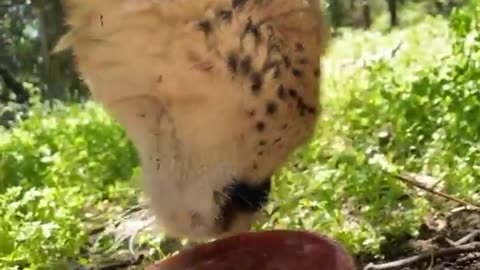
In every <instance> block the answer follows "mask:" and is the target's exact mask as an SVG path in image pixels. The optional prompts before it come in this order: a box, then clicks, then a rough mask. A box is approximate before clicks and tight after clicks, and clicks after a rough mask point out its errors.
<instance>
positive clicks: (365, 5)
mask: <svg viewBox="0 0 480 270" xmlns="http://www.w3.org/2000/svg"><path fill="white" fill-rule="evenodd" d="M362 14H363V23H364V27H365V29H369V28H370V26H372V13H371V9H370V3H369V2H368V0H362Z"/></svg>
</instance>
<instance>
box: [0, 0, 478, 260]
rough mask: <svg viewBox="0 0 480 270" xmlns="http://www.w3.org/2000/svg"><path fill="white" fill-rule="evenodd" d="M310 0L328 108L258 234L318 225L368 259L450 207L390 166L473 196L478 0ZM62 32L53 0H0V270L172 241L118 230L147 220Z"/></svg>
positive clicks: (280, 179)
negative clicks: (319, 21) (322, 23)
mask: <svg viewBox="0 0 480 270" xmlns="http://www.w3.org/2000/svg"><path fill="white" fill-rule="evenodd" d="M323 4H324V6H325V8H326V10H327V12H328V15H329V18H330V20H331V23H332V27H333V29H332V31H333V32H334V41H333V43H332V46H331V48H330V50H329V52H328V55H327V56H326V58H325V59H323V61H322V62H323V66H324V69H325V71H324V72H323V74H324V76H323V78H324V80H323V81H322V88H323V89H324V93H323V99H322V103H323V105H324V107H325V113H324V115H323V116H322V119H321V121H320V122H319V126H318V129H317V134H316V136H315V138H314V139H313V140H312V142H311V143H310V144H308V145H306V146H305V147H303V148H302V149H300V150H299V151H298V152H297V153H296V154H295V156H294V157H293V158H292V160H291V162H290V163H289V164H288V165H287V166H285V168H283V169H282V170H281V171H280V172H279V173H278V174H277V175H276V177H275V183H274V192H273V194H272V202H271V204H269V205H268V206H267V209H266V212H267V214H268V217H269V219H268V220H267V221H265V222H264V223H262V224H258V225H257V229H271V228H290V229H299V228H301V229H308V230H315V231H318V232H322V233H325V234H328V235H330V236H331V237H334V238H336V239H338V240H339V241H341V242H342V243H343V244H344V245H345V246H346V247H347V248H348V249H349V250H350V251H352V252H353V253H354V254H355V255H356V256H357V257H358V258H359V259H360V260H362V259H364V258H381V257H382V256H383V255H384V254H385V248H386V247H392V246H395V247H398V246H397V245H396V244H395V243H397V242H398V241H400V240H399V239H409V238H412V237H417V236H418V235H419V232H420V231H421V229H422V228H423V227H425V224H427V223H428V221H429V220H431V219H432V218H433V217H436V216H438V215H441V214H442V213H443V211H444V210H445V209H450V208H451V207H453V206H454V205H452V204H451V203H448V202H447V201H445V200H442V199H441V198H437V197H432V196H427V195H425V194H424V193H422V192H420V191H418V190H415V189H411V188H409V187H408V186H406V185H405V184H404V183H402V182H400V181H398V180H397V179H396V178H395V177H394V176H392V175H391V173H398V172H409V173H410V175H414V176H415V177H416V178H415V179H418V180H419V181H423V184H425V185H428V186H430V187H432V188H435V189H436V190H439V191H443V192H448V193H450V194H452V195H454V196H457V197H459V198H462V199H464V200H469V201H479V200H480V185H479V180H478V177H479V176H480V163H479V159H478V158H479V157H480V145H479V143H478V142H479V141H480V138H479V137H480V121H479V120H478V116H479V115H480V102H479V101H480V93H479V89H480V87H479V86H480V85H479V79H480V43H479V32H478V27H479V24H478V19H477V17H478V15H479V14H480V5H479V4H478V3H477V1H476V0H471V1H466V0H465V1H461V0H328V1H324V2H323ZM64 32H65V26H64V24H63V12H62V9H61V5H60V3H59V0H34V1H31V0H0V268H1V269H64V268H66V269H72V267H74V266H75V267H80V266H85V265H97V266H98V265H103V266H109V265H112V264H113V265H115V264H118V265H119V267H120V266H121V265H122V264H126V265H128V264H135V263H136V262H137V261H136V260H137V259H138V256H137V255H139V254H141V255H142V256H143V257H148V258H149V259H150V260H153V259H158V258H161V257H162V256H165V255H167V254H168V253H170V252H172V251H175V250H177V249H178V248H179V247H180V246H181V245H182V243H177V242H176V240H172V239H167V238H164V237H163V236H161V235H158V234H153V235H152V234H148V233H144V232H139V233H136V230H135V233H134V235H135V237H134V238H132V237H131V236H132V233H131V229H128V228H130V227H129V226H133V227H135V228H137V229H138V227H141V225H142V224H144V223H145V222H146V220H148V218H147V217H145V216H141V215H140V216H139V214H138V213H140V211H137V210H138V209H141V207H139V205H141V204H142V199H141V191H140V190H139V189H138V188H136V187H137V186H138V179H139V176H140V175H141V171H140V170H139V168H138V160H137V155H136V152H135V149H134V148H133V146H132V145H131V143H130V142H129V141H128V140H126V138H125V134H124V131H123V129H122V128H121V127H120V126H119V125H117V123H115V122H114V121H112V119H111V118H110V117H109V116H108V115H107V114H106V113H105V112H104V111H103V109H102V108H101V107H100V106H98V105H97V104H95V103H92V102H90V101H89V96H88V90H87V89H86V88H85V86H84V85H83V84H82V81H81V80H80V79H79V77H78V76H77V74H76V72H75V71H74V68H73V65H72V63H73V62H72V56H71V53H70V52H65V53H62V54H60V55H51V54H50V50H51V49H52V47H53V46H54V44H55V42H56V41H57V40H58V38H59V36H60V35H61V34H62V33H64ZM133 213H135V214H136V216H132V215H133ZM132 220H133V221H132ZM125 224H127V225H128V226H127V225H125ZM139 224H140V225H139ZM126 227H128V228H126ZM392 243H393V244H392ZM387 249H388V248H387ZM390 250H391V249H390ZM132 254H134V255H135V256H134V255H132ZM147 261H148V260H147ZM105 269H108V268H107V267H105Z"/></svg>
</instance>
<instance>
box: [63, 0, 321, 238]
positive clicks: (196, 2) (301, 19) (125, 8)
mask: <svg viewBox="0 0 480 270" xmlns="http://www.w3.org/2000/svg"><path fill="white" fill-rule="evenodd" d="M63 6H64V9H65V12H66V24H67V25H68V27H69V31H68V32H67V33H66V34H65V35H64V36H63V37H62V38H61V39H60V40H59V42H58V44H57V47H56V48H55V50H54V52H55V53H58V52H60V51H63V50H67V49H71V50H72V51H73V54H74V58H75V63H76V69H77V71H78V73H79V75H80V76H81V78H82V80H83V81H84V82H85V84H86V85H87V87H88V88H89V90H90V92H91V97H92V99H93V100H94V101H95V102H98V103H99V104H101V106H103V107H104V108H105V110H106V112H107V113H109V115H111V116H112V117H113V119H115V120H116V121H118V123H119V124H120V125H122V126H123V127H124V128H125V131H126V134H127V136H128V138H129V139H130V140H131V141H132V142H133V144H134V145H135V148H136V150H137V151H138V154H139V157H140V163H141V168H142V175H143V181H142V182H143V189H144V192H145V194H146V195H147V196H146V197H147V198H148V200H149V206H150V208H151V210H152V211H153V213H154V215H155V217H156V220H157V224H158V225H159V227H160V228H161V229H162V230H163V231H164V232H165V233H166V234H167V235H170V236H172V237H182V238H188V239H192V240H203V239H210V238H218V237H224V236H227V235H232V234H235V233H239V232H242V231H247V230H250V229H251V226H252V224H253V223H254V222H255V221H257V220H258V218H259V215H260V214H259V213H260V210H261V209H262V208H263V206H264V205H265V204H266V203H267V202H268V200H269V194H270V189H271V178H272V175H274V174H275V172H276V171H277V170H278V169H279V168H281V167H282V166H283V165H284V164H285V162H286V161H287V159H288V158H289V156H290V155H291V154H292V152H293V151H294V150H295V149H297V148H298V147H299V146H301V145H302V144H304V143H306V142H307V141H308V140H309V139H310V137H311V136H312V133H313V131H314V127H315V124H316V121H317V118H318V117H319V115H320V111H321V105H320V104H321V103H320V102H319V99H320V98H319V93H320V91H319V82H320V71H321V62H320V58H321V57H322V55H324V53H325V50H326V48H327V44H328V40H329V33H328V29H329V28H328V27H327V22H326V20H325V19H324V17H323V15H322V12H321V10H320V9H319V4H318V3H317V1H316V0H101V1H99V0H63Z"/></svg>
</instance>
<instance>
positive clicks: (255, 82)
mask: <svg viewBox="0 0 480 270" xmlns="http://www.w3.org/2000/svg"><path fill="white" fill-rule="evenodd" d="M250 82H251V83H252V85H251V89H252V92H253V93H255V94H256V93H258V92H260V90H261V89H262V84H263V79H262V75H261V74H260V73H258V72H254V73H253V74H252V75H251V76H250Z"/></svg>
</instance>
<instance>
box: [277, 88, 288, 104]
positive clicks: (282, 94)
mask: <svg viewBox="0 0 480 270" xmlns="http://www.w3.org/2000/svg"><path fill="white" fill-rule="evenodd" d="M277 95H278V98H279V99H281V100H284V99H285V98H286V97H287V91H286V90H285V87H283V85H279V86H278V88H277Z"/></svg>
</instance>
